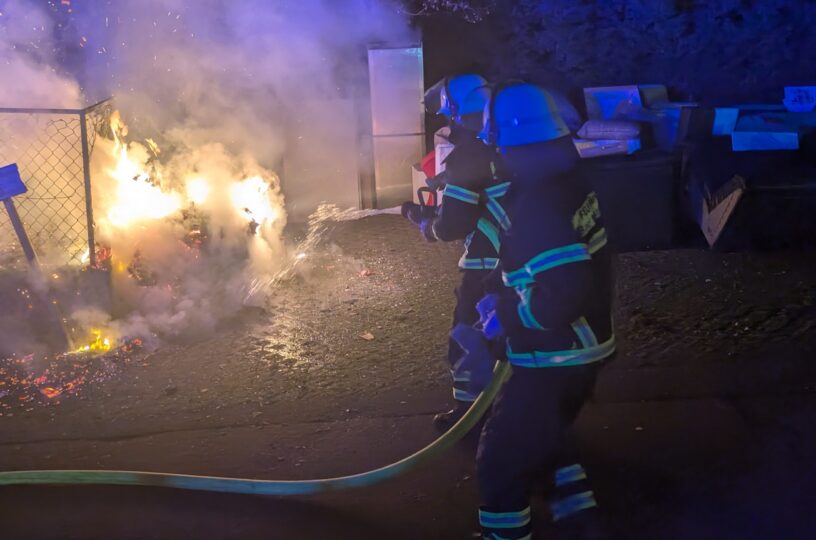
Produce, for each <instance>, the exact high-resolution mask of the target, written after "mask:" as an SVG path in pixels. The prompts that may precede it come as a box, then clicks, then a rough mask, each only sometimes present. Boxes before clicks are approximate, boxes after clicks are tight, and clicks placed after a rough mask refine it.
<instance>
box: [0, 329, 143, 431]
mask: <svg viewBox="0 0 816 540" xmlns="http://www.w3.org/2000/svg"><path fill="white" fill-rule="evenodd" d="M92 334H93V335H92V341H91V342H90V343H89V344H87V345H84V346H83V347H80V348H79V349H78V350H76V351H71V352H67V353H63V354H58V355H54V356H50V357H40V358H38V357H37V356H36V355H34V354H29V355H26V356H22V357H11V358H5V359H0V416H13V415H14V412H15V410H16V409H20V408H22V409H25V410H31V409H33V407H35V406H37V405H39V406H50V405H58V404H59V403H60V402H61V400H62V399H65V398H69V397H75V396H77V395H79V394H80V393H81V392H82V391H83V390H84V389H86V388H88V386H89V385H92V384H97V383H100V382H103V381H106V380H109V379H110V378H111V377H113V376H114V375H115V374H116V373H118V372H119V371H120V370H121V369H122V368H123V367H124V366H125V365H127V364H129V363H131V362H133V361H134V360H137V359H138V360H143V359H144V356H145V355H144V351H143V348H142V341H141V340H139V339H130V340H124V341H123V342H122V344H120V345H119V346H117V347H115V348H114V347H113V344H112V343H111V341H110V339H109V338H106V337H103V335H102V333H101V331H98V330H97V331H93V333H92Z"/></svg>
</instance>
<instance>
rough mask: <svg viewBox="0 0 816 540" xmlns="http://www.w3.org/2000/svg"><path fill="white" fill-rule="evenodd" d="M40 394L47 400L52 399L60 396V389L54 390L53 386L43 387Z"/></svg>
mask: <svg viewBox="0 0 816 540" xmlns="http://www.w3.org/2000/svg"><path fill="white" fill-rule="evenodd" d="M40 393H41V394H42V395H44V396H45V397H47V398H48V399H54V398H55V397H57V396H58V395H60V394H62V389H59V388H54V387H53V386H44V387H42V388H40Z"/></svg>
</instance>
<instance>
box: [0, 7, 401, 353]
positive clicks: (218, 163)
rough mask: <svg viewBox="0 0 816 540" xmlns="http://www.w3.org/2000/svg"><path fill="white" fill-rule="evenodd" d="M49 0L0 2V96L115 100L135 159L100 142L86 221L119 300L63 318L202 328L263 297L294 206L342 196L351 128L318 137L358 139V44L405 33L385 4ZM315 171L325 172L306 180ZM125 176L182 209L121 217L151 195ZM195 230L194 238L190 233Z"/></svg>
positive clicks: (6, 100) (361, 77)
mask: <svg viewBox="0 0 816 540" xmlns="http://www.w3.org/2000/svg"><path fill="white" fill-rule="evenodd" d="M47 6H48V7H47V8H42V7H36V6H31V5H30V3H27V2H23V1H21V0H0V12H2V13H3V15H2V17H0V55H2V56H1V57H2V63H4V64H5V66H6V67H5V68H4V71H5V73H4V77H3V78H4V84H2V85H0V106H14V107H24V106H25V107H29V106H40V107H44V106H47V107H63V106H71V107H75V106H77V105H78V104H79V103H85V104H89V103H93V102H95V101H97V100H99V99H102V98H104V97H107V96H109V95H112V96H113V97H114V99H115V104H116V107H117V109H119V110H120V111H121V116H122V118H123V120H124V121H125V122H126V123H127V124H128V126H129V132H128V134H127V136H124V132H121V133H120V134H119V135H120V136H122V138H123V141H127V147H126V150H127V156H128V162H129V163H131V164H134V167H135V168H134V170H135V171H136V173H135V174H131V175H130V176H128V175H127V174H123V171H121V170H120V169H121V151H122V146H121V145H120V146H117V145H116V143H115V142H113V141H111V140H108V139H105V138H101V137H100V138H98V139H97V142H96V146H95V148H94V152H93V184H94V185H93V187H94V193H93V195H94V209H95V212H94V217H95V221H96V226H97V237H98V239H99V240H101V241H102V242H103V243H104V244H105V245H107V246H110V247H111V248H112V252H113V257H112V259H111V275H112V280H113V285H114V287H113V290H114V295H113V296H114V300H113V303H112V305H111V306H109V309H104V310H99V309H94V308H92V307H89V306H83V307H82V309H77V310H74V312H73V318H74V320H75V321H77V322H79V323H80V324H81V326H84V327H91V326H102V327H105V328H107V329H110V331H111V332H112V333H113V334H116V335H117V336H131V337H142V338H148V339H151V338H152V339H162V338H166V337H172V336H187V335H197V334H200V333H201V332H202V331H206V330H210V329H212V328H213V327H214V326H215V325H216V324H217V323H218V321H219V320H221V319H223V318H224V317H227V316H229V315H231V314H234V313H235V312H236V311H237V310H238V309H240V308H241V306H243V305H246V304H247V303H255V304H263V301H264V298H263V295H262V294H260V295H259V294H252V293H257V292H258V289H257V287H256V288H253V284H256V283H258V282H259V281H264V280H268V279H269V278H270V277H271V276H274V275H276V273H279V272H281V271H283V270H284V269H285V268H286V267H287V265H289V264H291V263H292V256H293V255H294V253H291V251H292V250H288V249H287V247H286V246H285V243H284V241H283V240H282V231H283V227H284V225H285V223H286V215H287V212H288V213H291V212H292V211H294V212H295V213H297V214H298V215H305V213H306V212H307V211H310V210H311V209H313V208H314V207H315V206H316V205H317V203H319V202H320V201H321V200H324V199H332V198H333V197H334V196H335V195H337V193H336V190H337V188H336V187H335V185H334V184H335V182H336V180H337V178H336V177H335V175H336V173H337V167H336V165H335V164H336V163H338V162H340V161H346V162H347V161H348V155H339V154H338V153H339V152H341V150H338V149H339V148H343V145H342V144H339V143H343V142H344V141H341V140H337V139H333V138H332V137H327V136H326V135H325V134H326V133H333V134H341V135H340V136H341V137H345V138H348V139H352V140H353V138H354V137H356V134H357V132H358V131H359V130H360V126H358V125H357V122H358V115H357V114H356V110H357V109H356V107H358V106H359V104H360V103H361V100H362V103H365V95H366V93H367V88H368V80H367V71H366V45H368V44H371V43H378V42H392V43H394V42H395V43H400V44H404V43H407V42H410V41H412V40H413V39H414V36H413V35H412V32H411V30H410V29H409V28H408V26H407V24H406V21H405V19H404V15H403V13H402V12H401V11H400V9H399V8H398V5H397V3H396V2H394V1H391V0H349V1H344V2H335V1H331V0H298V1H285V0H281V1H267V0H242V1H229V0H195V1H193V0H138V1H137V0H132V1H129V0H108V1H99V2H77V1H74V2H66V1H62V2H49V3H47ZM35 45H36V46H35ZM68 72H70V77H68V76H66V75H65V74H66V73H68ZM6 80H8V81H11V84H10V85H7V84H5V81H6ZM80 88H81V89H82V92H80ZM55 89H56V90H55ZM57 90H58V91H57ZM364 106H366V107H367V104H365V105H364ZM148 138H150V139H151V141H150V142H148V141H147V139H148ZM153 140H155V142H156V143H157V146H158V149H159V150H157V149H156V148H153V147H152V141H153ZM343 151H345V150H343ZM355 159H356V157H355ZM292 163H296V164H298V165H297V167H294V166H292V165H291V164H292ZM304 164H306V165H304ZM304 167H305V169H304ZM284 169H285V172H286V174H285V176H284V177H283V182H281V180H280V179H279V176H278V173H281V172H282V171H283V170H284ZM315 171H317V173H318V174H317V177H318V178H319V181H317V182H311V183H308V184H305V183H299V178H300V173H303V174H304V175H306V176H309V177H310V178H315V177H316V175H315ZM144 173H146V175H147V176H145V174H144ZM202 180H203V182H201V181H202ZM355 181H356V178H355ZM130 183H137V184H139V183H141V184H139V185H140V187H139V188H138V189H142V190H146V191H151V192H152V195H149V197H148V199H149V200H150V201H151V202H149V203H147V204H148V206H149V207H150V208H153V209H156V210H157V211H158V207H159V206H160V204H159V202H157V201H158V199H156V198H150V197H154V196H157V195H156V193H161V194H163V196H166V197H169V199H167V200H166V201H164V202H166V203H167V204H168V205H170V204H175V205H176V207H175V209H174V210H172V211H171V212H169V213H168V214H167V215H161V216H150V215H148V216H145V215H141V214H140V215H138V216H136V217H133V216H130V217H128V215H127V213H128V212H130V211H133V210H134V208H135V207H137V206H138V205H139V204H144V203H143V202H141V201H140V200H138V197H137V196H136V195H133V194H131V191H129V190H133V189H136V187H135V186H134V185H132V184H130ZM142 184H144V185H142ZM148 184H149V185H148ZM237 185H242V186H244V190H243V195H242V194H241V190H240V189H237V188H236V186H237ZM202 186H203V187H202ZM202 192H204V195H202ZM284 196H285V199H286V200H285V202H284ZM171 199H172V201H171ZM164 202H162V203H161V204H164ZM257 205H259V206H260V207H259V208H255V206H257ZM148 214H149V212H148ZM261 214H262V217H263V219H258V215H261ZM123 216H124V217H123ZM202 229H203V235H205V236H206V240H205V241H204V244H203V246H202V247H199V246H198V245H197V244H196V242H197V240H196V238H197V237H196V238H193V237H192V236H191V233H195V232H196V231H202ZM191 239H192V240H191Z"/></svg>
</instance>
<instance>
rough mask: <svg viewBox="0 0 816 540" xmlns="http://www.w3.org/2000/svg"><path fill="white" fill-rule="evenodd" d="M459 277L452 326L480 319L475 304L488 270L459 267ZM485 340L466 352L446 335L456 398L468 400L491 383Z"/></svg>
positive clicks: (488, 272)
mask: <svg viewBox="0 0 816 540" xmlns="http://www.w3.org/2000/svg"><path fill="white" fill-rule="evenodd" d="M461 273H462V281H461V283H460V284H459V286H458V287H457V288H456V308H455V309H454V312H453V325H452V328H456V327H457V326H463V327H472V326H473V325H474V324H476V323H477V322H478V321H479V313H478V312H477V311H476V304H477V303H478V302H479V300H481V299H482V298H483V297H484V296H485V294H486V292H485V279H486V278H487V276H488V275H489V274H490V271H489V270H462V271H461ZM487 350H488V344H487V342H485V343H484V350H483V351H475V350H474V351H471V353H472V354H469V355H467V358H465V356H466V352H467V351H465V350H464V349H463V348H462V347H461V346H460V345H459V344H458V343H457V342H456V340H455V339H453V337H449V338H448V363H449V364H450V370H451V377H452V378H453V397H454V399H456V400H457V401H464V402H471V401H473V400H475V399H476V398H477V397H478V396H479V394H480V393H481V392H482V390H484V389H485V387H486V386H487V385H488V384H490V380H491V375H492V369H493V357H492V356H491V355H490V354H488V353H487Z"/></svg>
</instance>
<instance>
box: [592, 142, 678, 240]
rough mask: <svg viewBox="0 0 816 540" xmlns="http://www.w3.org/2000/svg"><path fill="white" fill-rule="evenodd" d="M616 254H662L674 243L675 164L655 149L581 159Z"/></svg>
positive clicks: (671, 157)
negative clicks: (633, 252) (638, 252)
mask: <svg viewBox="0 0 816 540" xmlns="http://www.w3.org/2000/svg"><path fill="white" fill-rule="evenodd" d="M582 166H583V167H585V170H586V171H587V173H588V177H589V179H590V181H591V183H592V186H593V188H594V189H595V192H596V193H597V194H598V200H599V202H600V204H601V212H602V213H603V216H604V221H605V223H606V229H607V234H608V236H609V241H610V244H611V246H612V248H613V249H614V250H615V251H618V252H625V251H647V250H653V249H668V248H670V247H671V246H672V241H673V239H674V224H675V220H676V215H677V209H676V200H677V197H676V193H677V189H678V180H677V171H678V169H679V161H678V159H677V157H676V155H675V154H672V153H668V152H661V151H657V150H650V151H643V152H637V153H635V154H632V155H626V156H624V155H618V156H608V157H601V158H594V159H588V160H584V161H583V162H582Z"/></svg>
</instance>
